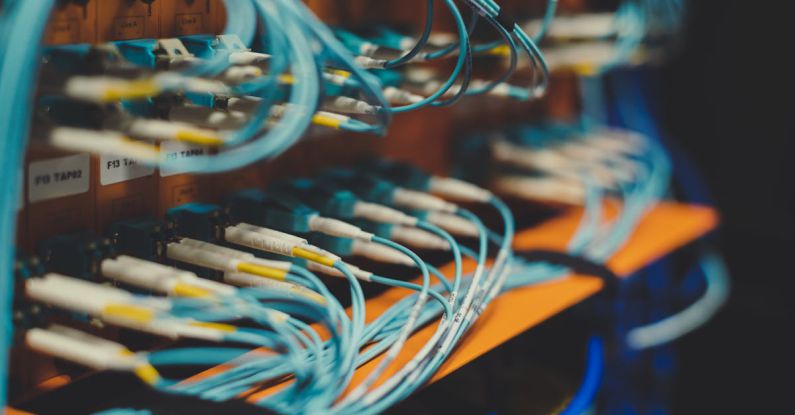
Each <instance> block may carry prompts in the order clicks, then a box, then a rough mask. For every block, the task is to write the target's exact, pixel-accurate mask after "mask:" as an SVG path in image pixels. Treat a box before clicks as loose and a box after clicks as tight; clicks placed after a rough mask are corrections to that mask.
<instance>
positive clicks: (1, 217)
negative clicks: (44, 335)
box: [0, 0, 55, 408]
mask: <svg viewBox="0 0 795 415" xmlns="http://www.w3.org/2000/svg"><path fill="white" fill-rule="evenodd" d="M54 3H55V2H54V0H42V1H39V2H35V3H33V4H29V3H28V2H24V4H23V2H22V1H19V0H11V1H6V2H5V3H4V5H3V6H2V7H3V8H4V13H3V15H2V16H0V19H2V20H1V21H0V28H1V29H0V30H2V32H3V34H4V36H3V37H2V40H0V42H1V43H0V96H2V97H3V99H2V100H1V101H0V125H2V126H3V128H2V130H0V163H2V166H3V168H4V169H5V171H4V174H2V175H0V176H2V178H0V188H2V189H3V190H4V192H3V196H2V197H0V284H2V285H1V286H0V292H2V294H0V319H1V320H0V325H2V327H0V408H4V407H5V405H6V391H7V386H8V385H7V381H8V376H7V375H6V374H7V372H8V366H7V365H8V349H9V345H10V343H11V339H12V332H13V328H12V321H11V304H12V301H13V298H12V297H13V292H14V289H13V278H14V276H13V275H14V274H13V269H14V252H13V249H12V248H11V247H13V246H14V238H15V235H16V219H17V218H16V216H17V208H18V207H19V205H20V203H19V202H20V195H21V194H22V189H21V186H20V184H21V182H22V180H21V177H22V160H23V158H24V149H25V142H26V140H27V136H28V132H29V128H30V126H29V123H30V117H31V106H30V105H27V103H28V102H29V101H30V99H31V97H32V96H33V91H34V83H35V79H36V76H37V74H38V71H37V68H38V58H39V56H40V53H41V50H40V48H39V47H38V43H39V41H40V40H41V39H42V36H43V33H44V29H45V25H46V24H47V21H48V18H49V15H50V11H51V10H52V7H53V6H54ZM31 44H33V45H35V46H33V47H31Z"/></svg>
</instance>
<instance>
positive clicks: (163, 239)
mask: <svg viewBox="0 0 795 415" xmlns="http://www.w3.org/2000/svg"><path fill="white" fill-rule="evenodd" d="M108 237H109V238H110V239H111V241H112V242H113V244H114V246H115V247H116V251H117V252H118V253H120V254H126V255H130V256H134V257H136V258H141V259H146V260H150V261H158V260H160V259H162V258H163V257H164V255H165V247H166V245H167V244H168V242H170V241H172V240H173V239H174V238H175V234H174V227H173V224H171V223H169V222H164V221H162V220H159V219H155V218H138V219H129V220H124V221H120V222H116V223H113V224H111V225H110V227H109V228H108Z"/></svg>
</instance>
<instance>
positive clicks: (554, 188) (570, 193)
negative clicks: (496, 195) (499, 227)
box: [492, 176, 585, 205]
mask: <svg viewBox="0 0 795 415" xmlns="http://www.w3.org/2000/svg"><path fill="white" fill-rule="evenodd" d="M492 184H493V186H494V189H495V190H496V191H498V192H500V193H504V194H508V195H512V196H515V197H520V198H523V199H530V200H539V199H540V200H549V201H553V202H558V203H565V204H571V205H581V204H582V203H583V202H584V201H585V186H584V185H583V184H582V183H581V182H577V181H573V180H568V179H563V178H558V177H551V176H550V177H526V176H500V177H496V178H494V179H493V180H492Z"/></svg>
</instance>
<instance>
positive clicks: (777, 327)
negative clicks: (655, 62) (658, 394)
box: [660, 0, 795, 413]
mask: <svg viewBox="0 0 795 415" xmlns="http://www.w3.org/2000/svg"><path fill="white" fill-rule="evenodd" d="M687 3H688V5H689V7H690V12H691V14H690V16H689V19H688V24H687V28H686V32H685V38H684V42H683V43H682V49H681V50H680V51H679V54H677V55H676V56H675V58H674V59H673V61H672V62H671V63H670V64H669V65H668V66H667V67H666V68H665V70H664V73H663V80H662V82H661V85H660V86H661V98H662V101H661V104H662V110H663V111H662V112H663V119H662V121H663V126H664V128H665V130H666V131H667V132H668V133H669V136H670V138H671V139H673V140H675V142H676V143H678V145H679V146H680V147H681V148H682V149H683V150H684V151H685V152H687V153H688V154H689V156H690V157H691V160H692V161H693V164H694V165H695V166H696V168H697V169H698V170H700V172H701V174H702V176H703V178H704V181H705V183H706V186H707V187H708V189H709V191H710V193H711V198H712V200H713V201H714V203H715V204H716V205H717V206H718V207H719V208H720V210H721V213H722V215H723V226H722V230H721V232H720V234H719V235H718V242H719V245H720V247H721V248H722V251H723V253H724V255H725V257H726V259H727V262H728V264H729V267H730V271H731V274H732V280H733V292H732V297H731V301H730V302H729V304H728V306H727V307H726V308H725V309H724V311H723V312H722V313H721V314H720V315H719V316H718V318H717V319H715V320H714V321H713V322H712V323H710V324H709V325H707V326H706V327H704V328H703V329H702V330H700V331H698V332H696V333H694V334H691V335H689V336H687V337H686V338H684V339H683V340H682V341H681V342H680V344H679V346H678V349H679V374H678V377H677V379H678V381H677V383H676V387H675V391H674V402H673V409H674V413H766V412H773V413H784V412H789V411H791V410H792V409H791V408H790V406H789V405H788V403H789V399H788V398H789V396H790V395H791V394H792V391H791V386H792V385H793V382H792V379H791V374H792V373H793V370H794V369H795V358H794V357H793V356H795V347H793V346H795V341H793V336H791V335H790V331H791V330H792V328H793V325H792V323H793V321H794V320H795V319H793V317H795V302H793V301H792V295H793V292H795V291H793V288H795V272H793V269H792V266H791V260H792V257H793V249H795V243H793V242H795V191H793V189H794V186H793V179H795V169H793V165H792V154H793V153H792V152H791V148H793V146H792V145H791V142H792V141H793V140H795V125H794V124H793V120H794V119H795V112H794V111H793V109H794V106H793V105H792V97H793V96H794V94H795V88H794V87H793V86H794V85H793V80H792V73H793V71H792V65H791V62H792V52H793V50H795V49H793V47H792V44H791V43H790V42H791V39H793V35H792V32H791V30H790V29H788V28H791V27H792V26H791V23H790V21H789V17H788V15H790V13H788V12H789V11H791V10H787V9H791V8H792V6H791V5H790V3H789V2H780V1H738V0H735V1H705V0H691V1H688V2H687Z"/></svg>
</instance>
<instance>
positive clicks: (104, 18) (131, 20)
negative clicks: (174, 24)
mask: <svg viewBox="0 0 795 415" xmlns="http://www.w3.org/2000/svg"><path fill="white" fill-rule="evenodd" d="M160 3H162V2H160V1H155V2H152V3H151V4H145V3H144V2H142V1H133V2H131V1H128V0H102V1H100V2H99V4H98V6H99V7H98V9H97V41H99V42H107V41H111V40H125V39H140V38H159V37H160Z"/></svg>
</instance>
